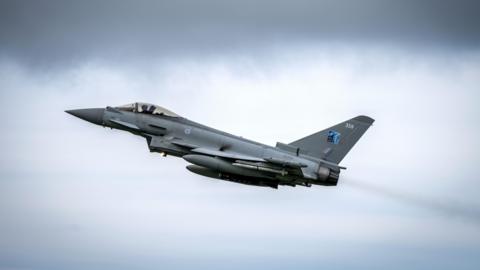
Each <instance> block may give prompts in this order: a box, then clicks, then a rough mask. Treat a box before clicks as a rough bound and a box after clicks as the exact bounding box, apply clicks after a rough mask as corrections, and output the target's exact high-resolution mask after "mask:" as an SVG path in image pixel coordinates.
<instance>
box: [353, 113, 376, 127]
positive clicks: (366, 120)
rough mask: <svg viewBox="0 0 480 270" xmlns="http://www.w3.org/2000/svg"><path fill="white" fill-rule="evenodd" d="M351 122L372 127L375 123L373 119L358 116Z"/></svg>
mask: <svg viewBox="0 0 480 270" xmlns="http://www.w3.org/2000/svg"><path fill="white" fill-rule="evenodd" d="M352 120H355V121H358V122H361V123H364V124H367V125H372V124H373V122H375V119H373V118H371V117H369V116H366V115H359V116H357V117H355V118H353V119H352Z"/></svg>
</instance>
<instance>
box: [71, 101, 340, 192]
mask: <svg viewBox="0 0 480 270" xmlns="http://www.w3.org/2000/svg"><path fill="white" fill-rule="evenodd" d="M67 112H68V113H70V114H72V115H74V116H77V117H79V118H82V119H84V120H87V121H89V122H92V123H94V124H98V125H102V126H104V127H110V128H115V129H120V130H124V131H128V132H131V133H133V134H135V135H138V136H142V137H144V138H146V141H147V144H148V147H149V149H150V151H151V152H159V153H161V154H163V155H164V156H166V155H172V156H177V157H182V158H183V159H185V160H186V161H187V162H189V163H192V164H194V165H190V166H187V169H188V170H190V171H191V172H194V173H197V174H200V175H203V176H207V177H211V178H217V179H222V180H227V181H232V182H237V183H243V184H248V185H256V186H267V187H273V188H277V187H278V185H289V186H296V185H303V186H311V185H312V184H317V185H325V186H334V185H336V184H337V181H338V175H339V172H340V169H339V168H338V166H330V165H329V164H328V162H327V163H325V162H322V160H321V159H318V158H315V157H312V156H309V155H306V154H304V152H303V151H302V150H301V149H299V148H295V147H293V146H291V145H286V144H282V143H277V146H276V147H272V146H268V145H265V144H261V143H258V142H255V141H251V140H248V139H245V138H242V137H238V136H235V135H232V134H229V133H226V132H223V131H220V130H216V129H213V128H210V127H207V126H204V125H201V124H199V123H196V122H193V121H190V120H188V119H186V118H183V117H179V116H177V115H175V116H170V115H164V114H160V115H158V114H147V113H139V112H133V111H123V110H119V109H118V108H112V107H107V108H106V109H81V110H71V111H67Z"/></svg>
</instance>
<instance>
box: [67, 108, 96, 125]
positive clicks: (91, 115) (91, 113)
mask: <svg viewBox="0 0 480 270" xmlns="http://www.w3.org/2000/svg"><path fill="white" fill-rule="evenodd" d="M65 112H66V113H69V114H71V115H73V116H76V117H78V118H80V119H83V120H85V121H88V122H90V123H93V124H96V125H103V113H104V112H105V109H103V108H92V109H78V110H67V111H65Z"/></svg>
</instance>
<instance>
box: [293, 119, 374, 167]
mask: <svg viewBox="0 0 480 270" xmlns="http://www.w3.org/2000/svg"><path fill="white" fill-rule="evenodd" d="M374 121H375V120H373V119H372V118H370V117H368V116H364V115H360V116H357V117H354V118H352V119H350V120H347V121H345V122H342V123H340V124H337V125H335V126H333V127H330V128H327V129H325V130H322V131H319V132H317V133H314V134H312V135H310V136H307V137H305V138H302V139H300V140H297V141H294V142H292V143H290V145H293V146H296V147H298V148H300V149H302V150H303V151H305V153H306V154H307V155H310V156H314V157H317V158H321V159H325V160H328V161H331V162H334V163H336V164H338V163H340V161H342V159H343V158H344V157H345V156H346V155H347V153H348V152H349V151H350V149H352V147H353V146H354V145H355V143H356V142H357V141H358V140H359V139H360V137H362V135H363V134H364V133H365V131H367V129H368V128H369V127H370V126H371V125H372V124H373V122H374Z"/></svg>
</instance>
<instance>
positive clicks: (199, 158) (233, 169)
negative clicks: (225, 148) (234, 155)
mask: <svg viewBox="0 0 480 270" xmlns="http://www.w3.org/2000/svg"><path fill="white" fill-rule="evenodd" d="M183 159H185V160H186V161H187V162H190V163H192V164H195V165H198V166H201V167H205V168H208V169H211V170H214V171H219V172H222V173H229V174H235V175H243V176H248V177H263V178H265V177H268V175H266V174H263V173H261V172H260V171H255V170H250V169H246V168H242V167H239V166H234V165H232V163H230V162H228V161H226V160H224V159H220V158H217V157H211V156H205V155H185V156H183Z"/></svg>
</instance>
